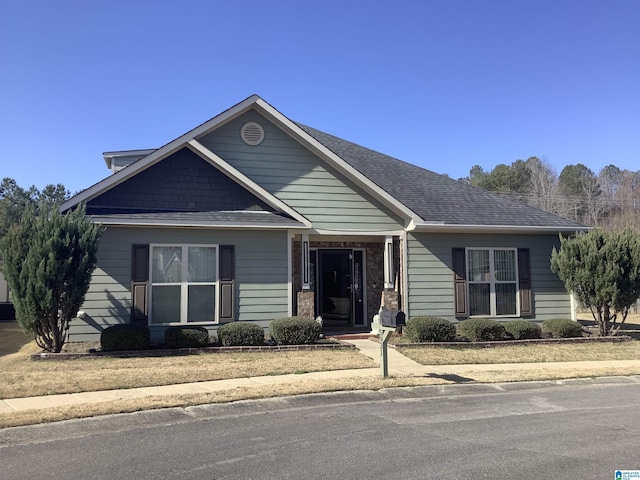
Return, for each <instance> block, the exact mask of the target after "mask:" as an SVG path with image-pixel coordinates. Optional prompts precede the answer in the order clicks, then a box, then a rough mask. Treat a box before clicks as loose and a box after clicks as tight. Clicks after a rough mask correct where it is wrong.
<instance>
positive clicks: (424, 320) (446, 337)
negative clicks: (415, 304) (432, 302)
mask: <svg viewBox="0 0 640 480" xmlns="http://www.w3.org/2000/svg"><path fill="white" fill-rule="evenodd" d="M404 334H405V335H406V336H407V338H408V339H409V340H411V341H412V342H453V341H454V340H455V339H456V326H455V325H454V324H453V323H451V322H450V321H449V320H445V319H444V318H438V317H413V318H410V319H409V320H407V325H406V326H405V328H404Z"/></svg>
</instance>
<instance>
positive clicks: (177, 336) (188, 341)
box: [164, 326, 209, 348]
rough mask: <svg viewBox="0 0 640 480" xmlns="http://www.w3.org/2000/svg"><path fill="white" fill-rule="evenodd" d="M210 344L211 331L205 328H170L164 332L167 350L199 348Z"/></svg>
mask: <svg viewBox="0 0 640 480" xmlns="http://www.w3.org/2000/svg"><path fill="white" fill-rule="evenodd" d="M208 344H209V331H208V330H207V329H206V328H204V327H194V326H189V327H169V328H167V329H166V330H165V331H164V345H165V347H167V348H198V347H206V346H207V345H208Z"/></svg>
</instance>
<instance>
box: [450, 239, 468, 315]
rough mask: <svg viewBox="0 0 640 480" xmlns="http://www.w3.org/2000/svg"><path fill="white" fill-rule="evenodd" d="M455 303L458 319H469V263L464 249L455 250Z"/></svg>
mask: <svg viewBox="0 0 640 480" xmlns="http://www.w3.org/2000/svg"><path fill="white" fill-rule="evenodd" d="M453 302H454V307H455V316H456V318H467V317H469V305H468V303H467V262H466V258H465V249H464V248H454V249H453Z"/></svg>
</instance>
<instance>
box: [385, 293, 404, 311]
mask: <svg viewBox="0 0 640 480" xmlns="http://www.w3.org/2000/svg"><path fill="white" fill-rule="evenodd" d="M399 299H400V295H399V293H398V292H396V291H395V290H383V291H382V298H381V299H380V305H382V306H383V307H384V308H386V309H387V310H400V308H399V307H400V305H399Z"/></svg>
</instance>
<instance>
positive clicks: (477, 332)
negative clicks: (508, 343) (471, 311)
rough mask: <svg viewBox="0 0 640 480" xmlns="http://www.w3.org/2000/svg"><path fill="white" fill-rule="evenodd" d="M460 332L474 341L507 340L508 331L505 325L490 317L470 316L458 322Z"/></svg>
mask: <svg viewBox="0 0 640 480" xmlns="http://www.w3.org/2000/svg"><path fill="white" fill-rule="evenodd" d="M458 334H459V335H460V336H462V337H466V338H468V339H469V340H471V341H472V342H491V341H496V340H505V339H506V338H507V332H506V330H505V329H504V326H503V325H502V324H501V323H499V322H497V321H495V320H490V319H488V318H470V319H468V320H463V321H462V322H460V323H459V324H458Z"/></svg>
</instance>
